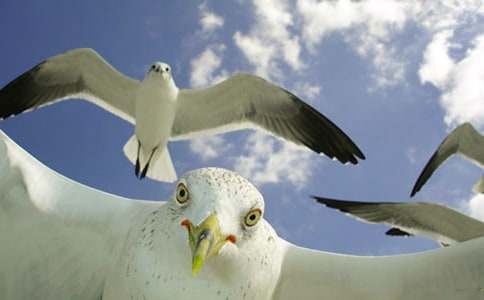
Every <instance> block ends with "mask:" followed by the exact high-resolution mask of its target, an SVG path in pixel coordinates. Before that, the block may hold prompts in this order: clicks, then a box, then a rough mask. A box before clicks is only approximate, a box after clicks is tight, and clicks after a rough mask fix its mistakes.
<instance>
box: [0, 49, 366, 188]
mask: <svg viewBox="0 0 484 300" xmlns="http://www.w3.org/2000/svg"><path fill="white" fill-rule="evenodd" d="M72 98H81V99H85V100H88V101H90V102H92V103H94V104H96V105H98V106H100V107H102V108H104V109H106V110H107V111H109V112H111V113H113V114H115V115H117V116H119V117H121V118H123V119H124V120H127V121H128V122H131V123H133V124H135V127H136V128H135V135H134V137H133V138H131V139H129V141H128V143H127V144H126V146H125V147H124V152H125V154H126V156H127V157H128V159H129V160H130V161H131V162H132V163H133V164H135V173H136V175H137V176H138V177H140V178H143V177H144V176H148V177H151V178H153V179H156V180H161V181H174V180H176V172H175V169H174V167H173V164H172V161H171V157H170V154H169V152H168V149H167V147H166V146H167V143H168V141H169V140H178V139H186V138H191V137H193V136H194V135H207V134H214V133H221V132H226V131H233V130H238V129H246V128H255V127H257V128H262V129H264V130H267V131H269V132H270V133H272V134H274V135H277V136H279V137H281V138H283V139H285V140H287V141H290V142H293V143H296V144H299V145H303V146H306V147H308V148H310V149H311V150H313V151H315V152H317V153H323V154H325V155H327V156H328V157H330V158H336V159H338V160H339V161H340V162H342V163H348V162H350V163H352V164H357V163H358V160H357V158H360V159H364V158H365V157H364V155H363V153H362V152H361V151H360V149H358V147H357V146H356V145H355V144H354V143H353V141H352V140H351V139H350V138H349V137H348V136H347V135H346V134H345V133H344V132H343V131H342V130H341V129H339V128H338V127H337V126H336V125H335V124H333V123H332V122H331V121H330V120H329V119H328V118H326V117H325V116H323V115H322V114H321V113H319V112H318V111H317V110H315V109H314V108H313V107H311V106H309V105H308V104H306V103H305V102H303V101H302V100H301V99H299V98H298V97H296V96H295V95H293V94H291V93H290V92H288V91H287V90H285V89H283V88H281V87H278V86H276V85H273V84H271V83H269V82H267V81H266V80H264V79H262V78H259V77H257V76H253V75H249V74H236V75H234V76H232V77H230V78H228V79H227V80H224V81H223V82H221V83H219V84H216V85H214V86H211V87H208V88H205V89H197V90H190V89H178V87H177V86H176V84H175V82H174V79H173V76H172V74H171V68H170V66H169V65H167V64H165V63H161V62H157V63H154V64H153V65H152V66H151V68H150V70H149V71H148V73H147V74H146V76H145V78H144V79H143V80H141V81H139V80H135V79H132V78H129V77H127V76H125V75H124V74H121V73H120V72H118V71H117V70H116V69H114V68H113V67H112V66H111V65H110V64H108V63H107V62H106V61H105V60H104V59H103V58H102V57H101V56H100V55H99V54H98V53H97V52H95V51H94V50H92V49H74V50H71V51H67V52H66V53H63V54H60V55H57V56H53V57H51V58H49V59H47V60H46V61H44V62H42V63H40V64H39V65H37V66H35V67H34V68H32V69H31V70H29V71H27V72H25V73H24V74H22V75H20V76H19V77H17V78H16V79H15V80H13V81H12V82H10V83H9V84H7V85H6V86H5V87H3V88H2V89H1V90H0V118H8V117H10V116H11V115H16V114H19V113H22V112H24V111H29V110H32V109H34V108H37V107H41V106H44V105H48V104H52V103H55V102H57V101H60V100H64V99H72Z"/></svg>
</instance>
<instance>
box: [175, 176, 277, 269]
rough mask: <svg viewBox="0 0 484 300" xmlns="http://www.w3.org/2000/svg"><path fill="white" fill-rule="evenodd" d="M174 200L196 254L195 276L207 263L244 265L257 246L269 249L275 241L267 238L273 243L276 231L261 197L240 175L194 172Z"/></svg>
mask: <svg viewBox="0 0 484 300" xmlns="http://www.w3.org/2000/svg"><path fill="white" fill-rule="evenodd" d="M170 202H171V203H170V205H171V206H172V208H171V210H172V211H175V214H174V215H176V216H177V219H176V222H179V224H180V228H181V232H182V236H183V237H182V238H184V239H185V240H186V243H187V247H189V249H190V252H191V258H190V259H191V265H192V275H194V276H196V275H197V274H198V272H200V270H201V269H202V267H203V266H204V265H210V267H211V268H217V267H220V264H222V266H221V267H222V268H225V269H227V268H226V267H227V266H226V265H227V264H231V263H232V266H234V265H238V264H240V263H242V264H243V263H245V262H246V259H247V258H248V257H251V254H250V253H257V251H256V250H255V249H257V248H258V247H265V248H264V249H269V248H270V247H266V246H265V245H263V243H264V242H268V241H269V242H270V239H269V238H268V235H270V236H271V237H272V239H274V236H275V232H274V231H273V229H272V227H271V226H270V224H269V223H267V222H265V221H264V219H263V212H264V200H263V197H262V195H261V194H260V193H259V191H258V190H257V189H256V188H255V187H254V186H253V185H252V184H251V183H250V182H248V181H247V180H246V179H244V178H242V177H241V176H240V175H238V174H237V173H234V172H231V171H228V170H225V169H219V168H204V169H198V170H194V171H191V172H189V173H187V174H185V175H184V176H182V177H181V179H180V180H179V181H178V183H177V185H176V190H175V193H174V195H173V196H172V199H171V201H170ZM242 253H245V255H246V256H247V257H243V255H242ZM221 257H222V258H221ZM187 259H188V258H187ZM249 259H250V258H249ZM234 262H235V264H233V263H234ZM237 262H238V263H237ZM207 267H208V266H207Z"/></svg>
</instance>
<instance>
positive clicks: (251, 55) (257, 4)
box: [233, 0, 304, 78]
mask: <svg viewBox="0 0 484 300" xmlns="http://www.w3.org/2000/svg"><path fill="white" fill-rule="evenodd" d="M253 6H254V13H255V17H256V22H255V23H254V26H252V28H251V29H250V32H249V33H247V34H244V33H242V32H240V31H237V32H236V33H235V34H234V37H233V39H234V42H235V44H236V45H237V46H238V47H239V49H240V50H241V51H242V53H243V54H244V55H245V57H246V58H247V60H248V61H249V63H250V64H252V65H253V66H254V67H255V70H256V73H257V74H259V75H261V76H264V77H269V78H270V77H280V76H281V73H280V63H281V62H283V63H285V64H287V65H288V66H289V67H291V68H292V69H293V70H296V71H297V70H300V69H301V68H303V67H304V65H303V63H302V60H301V58H300V54H301V45H300V43H299V38H298V37H297V36H295V35H293V34H292V33H291V31H290V29H291V27H292V26H293V25H294V21H293V16H292V14H291V13H290V7H289V3H288V2H287V1H286V0H260V1H259V0H254V1H253Z"/></svg>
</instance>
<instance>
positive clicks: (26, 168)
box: [0, 132, 161, 300]
mask: <svg viewBox="0 0 484 300" xmlns="http://www.w3.org/2000/svg"><path fill="white" fill-rule="evenodd" d="M160 205H161V203H160V202H150V201H135V200H129V199H125V198H121V197H117V196H115V195H110V194H107V193H104V192H101V191H97V190H94V189H92V188H89V187H86V186H84V185H81V184H78V183H76V182H74V181H72V180H69V179H67V178H65V177H63V176H61V175H59V174H57V173H56V172H54V171H52V170H50V169H49V168H47V167H46V166H44V165H42V164H41V163H40V162H38V161H37V160H35V159H34V158H33V157H32V156H30V155H29V154H28V153H26V152H25V151H24V150H22V149H21V148H20V147H19V146H17V145H16V144H15V143H14V142H12V141H11V140H10V139H9V138H8V137H7V136H5V135H4V134H3V133H2V132H0V299H50V300H65V299H76V300H99V299H101V297H102V293H103V288H104V282H105V279H106V276H107V274H108V272H109V270H110V269H111V267H112V265H113V264H114V263H115V261H116V257H117V253H118V252H119V249H120V247H121V246H122V245H123V242H124V240H125V239H126V235H127V231H128V230H129V228H130V226H132V224H133V222H136V219H137V218H136V217H137V216H139V214H140V213H142V212H145V213H146V212H147V211H148V210H150V209H151V210H154V209H155V208H156V207H159V206H160Z"/></svg>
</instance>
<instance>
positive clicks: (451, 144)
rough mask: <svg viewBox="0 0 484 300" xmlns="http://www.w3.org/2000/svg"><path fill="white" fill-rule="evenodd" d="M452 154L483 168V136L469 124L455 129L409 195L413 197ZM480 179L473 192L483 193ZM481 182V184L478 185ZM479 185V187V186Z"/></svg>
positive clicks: (421, 174) (441, 145) (426, 166)
mask: <svg viewBox="0 0 484 300" xmlns="http://www.w3.org/2000/svg"><path fill="white" fill-rule="evenodd" d="M454 154H460V155H462V156H463V157H464V158H466V159H468V160H470V161H472V162H474V163H475V164H476V165H478V166H480V167H481V168H484V136H482V135H481V134H480V133H479V132H478V131H477V130H476V129H475V128H474V127H473V126H472V124H471V123H464V124H462V125H460V126H458V127H457V128H455V129H454V130H453V131H452V132H451V133H450V134H449V135H448V136H447V137H446V138H445V139H444V140H443V141H442V143H441V144H440V146H439V147H438V148H437V150H436V151H435V152H434V154H433V155H432V157H431V158H430V160H429V161H428V162H427V164H426V165H425V168H424V169H423V171H422V173H420V176H419V177H418V179H417V181H416V182H415V185H414V187H413V189H412V192H411V194H410V196H411V197H413V196H414V195H415V194H416V193H417V192H418V191H420V189H421V188H422V186H423V185H424V184H425V183H426V182H427V180H428V179H429V178H430V176H432V174H433V173H434V171H435V170H436V169H437V168H438V167H439V166H440V165H441V164H442V163H443V162H444V161H446V160H447V158H449V157H450V156H452V155H454ZM482 180H484V179H483V178H482V177H481V179H480V181H479V182H477V183H476V185H475V187H474V191H476V192H477V193H483V192H484V187H482V184H484V183H482ZM480 182H481V183H480ZM480 184H481V185H480Z"/></svg>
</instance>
